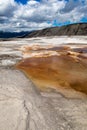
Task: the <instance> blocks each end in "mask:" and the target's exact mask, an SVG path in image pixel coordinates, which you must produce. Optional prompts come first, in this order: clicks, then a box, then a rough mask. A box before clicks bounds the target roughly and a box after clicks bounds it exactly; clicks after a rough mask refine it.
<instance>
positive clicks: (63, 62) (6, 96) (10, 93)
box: [0, 36, 87, 130]
mask: <svg viewBox="0 0 87 130" xmlns="http://www.w3.org/2000/svg"><path fill="white" fill-rule="evenodd" d="M44 59H45V60H44ZM53 62H54V63H53ZM86 65H87V37H85V36H82V37H81V36H77V37H74V36H73V37H67V36H65V37H44V38H39V37H38V38H30V39H14V40H11V39H10V40H8V41H0V117H1V118H0V130H87V95H86V94H87V93H86V86H87V85H86V83H87V82H86V78H87V76H86V75H87V74H86V71H87V66H86ZM29 67H30V69H31V71H30V69H29ZM55 68H56V69H55ZM57 69H58V70H57ZM25 70H27V71H25ZM42 70H43V71H42ZM56 70H57V71H56ZM60 70H61V71H60ZM65 70H68V71H66V73H67V76H66V73H65V72H64V71H65ZM72 70H73V73H74V74H75V75H74V77H73V74H72V73H70V74H69V72H72ZM76 71H77V73H76ZM27 72H29V73H27ZM47 72H48V73H49V75H48V73H47ZM58 73H59V74H60V75H61V78H60V77H58ZM28 74H29V75H28ZM45 74H46V75H45ZM63 74H65V76H64V77H63ZM70 76H72V77H70ZM56 78H58V79H56ZM43 79H44V80H43ZM61 79H65V81H66V82H65V81H62V80H61ZM71 79H72V82H71ZM75 79H76V81H78V82H77V83H78V84H75V82H74V81H75ZM41 80H43V82H40V81H41ZM54 80H56V83H55V82H54ZM58 80H60V82H59V81H58ZM45 81H46V82H45ZM79 81H80V82H79ZM73 82H74V84H71V83H73ZM47 83H48V84H47ZM58 83H59V84H58ZM68 83H69V84H68ZM54 84H55V85H54ZM46 85H47V86H46ZM75 85H76V86H75ZM78 85H81V87H80V88H79V89H76V88H77V86H78ZM82 85H83V86H84V88H83V89H84V90H82V89H81V88H82ZM64 86H65V88H64ZM74 86H75V87H74ZM46 87H47V88H46ZM41 88H42V89H41Z"/></svg>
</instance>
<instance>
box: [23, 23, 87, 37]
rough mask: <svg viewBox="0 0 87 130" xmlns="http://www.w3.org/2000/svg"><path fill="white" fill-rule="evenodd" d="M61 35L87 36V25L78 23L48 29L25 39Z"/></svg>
mask: <svg viewBox="0 0 87 130" xmlns="http://www.w3.org/2000/svg"><path fill="white" fill-rule="evenodd" d="M60 35H87V23H76V24H70V25H64V26H61V27H51V28H46V29H42V30H38V31H34V32H32V33H31V34H28V35H26V36H25V38H30V37H41V36H60Z"/></svg>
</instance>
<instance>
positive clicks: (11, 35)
mask: <svg viewBox="0 0 87 130" xmlns="http://www.w3.org/2000/svg"><path fill="white" fill-rule="evenodd" d="M29 33H30V32H3V31H0V38H20V37H25V36H26V35H29Z"/></svg>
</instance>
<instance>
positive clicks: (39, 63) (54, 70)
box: [17, 52, 87, 94]
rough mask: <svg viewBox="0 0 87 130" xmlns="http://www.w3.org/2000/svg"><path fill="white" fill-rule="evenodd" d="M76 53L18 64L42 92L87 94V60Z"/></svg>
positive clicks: (29, 59)
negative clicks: (52, 90) (54, 91)
mask: <svg viewBox="0 0 87 130" xmlns="http://www.w3.org/2000/svg"><path fill="white" fill-rule="evenodd" d="M75 54H77V53H76V52H75V53H74V52H73V53H71V52H69V53H68V52H66V53H64V54H63V53H61V55H59V56H58V55H54V56H53V55H52V56H51V55H50V56H47V57H44V56H42V57H31V58H26V59H23V60H22V61H21V62H20V63H18V64H17V68H19V69H21V70H22V71H23V72H24V73H25V74H26V75H27V76H28V77H29V78H30V79H31V80H32V81H33V82H34V83H35V84H36V86H37V87H38V88H39V89H40V90H41V91H49V90H51V89H54V90H56V91H57V90H60V91H62V90H64V91H66V90H67V91H73V90H74V91H77V92H82V93H85V94H87V58H83V57H81V54H78V55H75Z"/></svg>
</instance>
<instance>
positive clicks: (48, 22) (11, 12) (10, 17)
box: [0, 0, 87, 31]
mask: <svg viewBox="0 0 87 130" xmlns="http://www.w3.org/2000/svg"><path fill="white" fill-rule="evenodd" d="M86 12H87V0H84V2H82V0H78V1H74V0H69V2H67V1H65V0H42V2H37V1H35V0H29V1H28V2H27V4H26V5H23V4H21V3H16V2H15V1H14V0H5V1H4V0H0V29H2V30H6V31H22V30H23V31H24V30H25V31H26V30H35V29H41V28H45V27H50V26H52V24H53V21H54V20H56V21H57V23H60V22H61V23H63V22H67V21H70V22H79V21H80V20H81V19H82V18H83V17H87V14H86Z"/></svg>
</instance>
